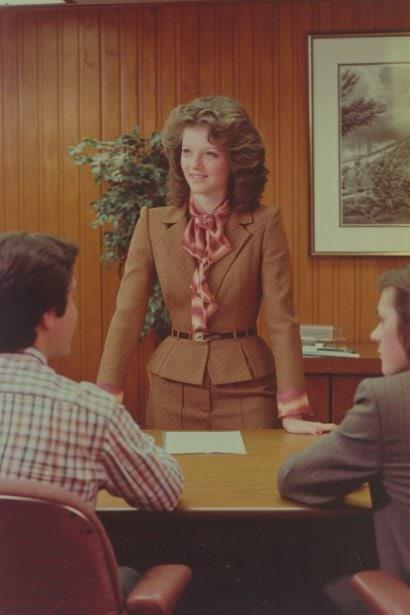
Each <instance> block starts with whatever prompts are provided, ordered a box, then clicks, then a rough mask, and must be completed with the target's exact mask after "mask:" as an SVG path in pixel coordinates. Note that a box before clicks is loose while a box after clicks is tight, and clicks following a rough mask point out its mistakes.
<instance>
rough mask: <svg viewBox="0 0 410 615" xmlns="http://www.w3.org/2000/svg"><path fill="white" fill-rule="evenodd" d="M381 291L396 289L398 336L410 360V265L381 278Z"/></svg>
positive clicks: (384, 274)
mask: <svg viewBox="0 0 410 615" xmlns="http://www.w3.org/2000/svg"><path fill="white" fill-rule="evenodd" d="M379 284H380V288H381V290H384V289H385V288H394V289H395V291H396V292H395V299H394V307H395V309H396V312H397V314H398V316H399V323H398V325H397V334H398V336H399V339H400V340H401V342H402V344H403V347H404V349H405V351H406V352H407V356H408V357H409V358H410V265H405V266H404V267H401V268H400V269H393V270H391V271H386V273H383V274H382V275H381V276H380V280H379Z"/></svg>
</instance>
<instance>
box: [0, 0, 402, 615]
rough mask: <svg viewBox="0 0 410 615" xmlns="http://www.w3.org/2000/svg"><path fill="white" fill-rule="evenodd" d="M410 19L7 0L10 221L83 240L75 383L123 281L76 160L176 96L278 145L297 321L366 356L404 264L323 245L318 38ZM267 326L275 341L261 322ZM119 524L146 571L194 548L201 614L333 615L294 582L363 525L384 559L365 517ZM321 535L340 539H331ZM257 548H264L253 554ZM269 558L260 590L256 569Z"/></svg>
mask: <svg viewBox="0 0 410 615" xmlns="http://www.w3.org/2000/svg"><path fill="white" fill-rule="evenodd" d="M409 30H410V4H409V3H408V2H407V1H406V0H293V1H292V0H276V1H275V0H272V1H268V0H266V1H253V2H251V1H241V0H232V1H219V0H215V1H212V0H204V1H197V2H191V1H184V0H182V1H180V2H178V1H173V2H172V1H170V2H165V1H164V2H163V1H160V0H158V1H155V0H152V1H150V2H149V1H145V2H143V1H141V2H139V1H134V2H125V3H121V2H111V3H107V2H104V3H102V2H101V3H96V2H93V3H91V2H90V3H87V2H81V3H76V2H74V3H67V4H64V5H59V6H57V5H53V4H51V5H47V6H37V5H34V6H27V5H22V6H1V7H0V159H1V164H0V203H1V206H0V229H1V230H2V231H8V230H16V229H20V230H25V231H29V232H46V233H51V234H56V235H61V236H63V237H66V238H68V239H71V240H73V241H75V242H77V243H78V244H79V246H80V255H79V259H78V263H77V269H76V277H77V280H78V294H77V303H78V307H79V324H78V330H77V332H76V335H75V338H74V341H73V346H72V352H71V355H70V356H69V357H67V358H65V359H61V360H58V361H54V363H53V366H54V367H56V369H57V370H58V371H60V372H61V373H63V374H65V375H67V376H68V377H70V378H73V379H75V380H90V381H94V380H95V378H96V374H97V370H98V365H99V360H100V357H101V353H102V348H103V343H104V339H105V335H106V332H107V329H108V325H109V322H110V319H111V316H112V314H113V311H114V306H115V299H116V293H117V290H118V285H119V275H120V274H119V271H118V268H117V267H116V266H111V267H110V268H109V269H104V268H103V267H102V265H101V262H100V253H101V241H102V231H103V230H104V229H96V228H93V226H92V222H93V215H94V214H93V211H92V208H91V206H90V204H91V203H92V201H93V200H95V199H96V198H97V197H98V195H99V193H100V190H101V188H100V187H99V186H97V185H96V184H95V182H94V181H93V179H92V177H91V174H90V170H89V168H86V167H81V168H80V167H78V166H76V165H75V164H74V163H73V161H72V159H71V158H70V157H69V156H68V154H67V150H68V148H69V147H70V146H73V145H75V144H77V143H78V142H79V141H80V140H81V139H82V138H84V137H94V138H97V139H112V138H114V137H115V136H117V135H119V134H122V133H125V132H129V131H130V130H131V129H132V128H133V127H134V126H135V125H138V126H139V127H140V128H141V131H142V134H144V135H149V134H150V133H151V132H153V131H156V130H160V129H161V126H162V125H163V123H164V121H165V119H166V118H167V116H168V114H169V112H170V110H171V109H172V108H173V107H174V106H175V105H177V104H179V103H183V102H187V101H189V100H191V99H192V98H194V97H196V96H200V95H209V94H224V95H229V96H233V97H235V98H238V99H239V100H240V101H241V102H242V103H243V104H244V106H245V107H246V109H247V110H248V112H249V114H250V116H251V118H252V120H253V121H254V123H255V125H256V126H257V128H258V129H259V131H260V133H261V135H262V138H263V140H264V143H265V146H266V154H267V167H268V169H269V172H270V173H269V181H268V184H267V188H266V190H265V194H264V198H263V202H264V203H266V204H278V205H280V207H281V211H282V217H283V221H284V226H285V230H286V234H287V238H288V242H289V247H290V251H291V256H292V263H293V291H294V300H295V305H296V309H297V313H298V317H299V320H300V321H301V322H304V323H321V324H337V325H338V326H340V327H342V329H343V331H344V335H345V337H346V339H347V340H348V342H349V344H350V345H352V346H353V347H357V348H362V347H363V348H366V349H367V343H368V339H369V334H370V332H371V330H372V329H373V327H374V325H375V323H376V315H375V306H376V304H377V299H378V293H379V291H378V285H377V280H378V277H379V275H380V274H381V273H382V272H383V271H385V270H388V269H392V268H395V267H398V266H400V265H401V264H403V263H404V262H405V258H404V257H397V256H396V257H391V256H371V255H363V256H357V255H356V256H352V255H347V254H342V255H338V256H320V257H318V256H317V255H312V254H311V225H312V219H311V207H312V203H311V201H312V195H311V165H310V131H309V125H310V117H309V74H308V43H307V39H308V35H309V34H310V33H323V34H332V33H346V34H355V33H398V32H406V31H409ZM259 330H260V331H261V334H262V336H263V334H264V317H263V315H261V317H260V322H259ZM156 344H157V340H156V338H155V335H154V334H153V333H150V334H148V336H147V337H146V338H145V339H144V340H143V341H142V342H141V344H140V345H139V347H138V349H137V351H136V355H135V358H134V360H133V363H132V365H131V368H130V373H129V376H128V380H127V388H126V397H125V402H126V405H127V407H128V409H129V411H130V412H131V413H132V414H133V416H134V417H135V419H136V420H138V422H139V423H140V424H141V425H142V426H144V412H145V403H146V399H147V393H148V387H149V382H148V378H147V375H146V370H145V366H146V364H147V361H148V359H149V357H150V355H151V353H152V352H153V350H154V348H155V346H156ZM366 356H367V355H366ZM369 357H370V359H374V360H376V357H375V355H374V357H373V356H372V355H371V354H370V355H369ZM369 370H370V371H371V372H374V373H375V372H377V367H375V364H374V363H372V364H371V365H370V367H365V366H364V367H363V372H364V373H368V371H369ZM354 377H356V380H358V379H360V377H361V374H359V375H357V374H356V375H354ZM317 382H318V380H316V381H315V383H314V385H313V388H315V386H316V384H317ZM355 382H356V381H355ZM346 403H348V402H347V401H346ZM346 409H347V408H346ZM102 518H103V519H104V515H102ZM105 521H106V523H107V527H108V530H109V533H110V538H111V540H112V542H113V544H114V547H115V549H116V550H117V552H118V553H119V555H121V556H123V558H124V557H125V559H126V560H128V561H129V562H130V563H135V561H136V559H135V557H136V556H135V553H134V552H133V548H135V549H137V548H138V549H140V552H139V554H138V556H137V560H138V562H139V564H140V565H142V566H144V565H145V562H146V565H147V566H149V565H151V564H152V563H153V560H155V559H156V558H160V557H162V558H166V559H169V558H170V557H171V555H175V556H176V557H177V556H178V557H180V553H181V549H180V547H181V544H182V543H183V545H184V549H185V550H186V552H187V553H190V554H191V555H190V556H191V557H192V559H193V561H195V562H196V567H195V566H194V568H195V570H194V575H196V581H195V582H194V584H193V586H192V590H191V594H190V596H189V599H190V600H191V603H190V604H189V605H188V606H186V607H185V608H186V609H187V610H186V612H187V613H188V612H190V613H191V614H192V615H201V614H204V615H205V614H207V615H229V614H231V613H232V615H241V614H242V613H245V612H246V613H247V614H248V615H252V613H255V615H256V614H258V615H259V613H270V612H283V613H299V612H300V613H302V612H305V613H310V612H312V613H320V612H322V611H321V609H323V612H327V611H326V610H325V606H323V605H322V603H321V602H320V599H319V598H317V597H316V599H317V602H312V607H311V608H312V609H316V610H309V609H310V607H309V606H306V603H305V609H306V610H304V611H303V608H302V606H301V605H300V602H299V604H296V602H297V600H295V589H294V588H295V587H296V585H295V584H292V582H291V581H292V579H293V581H295V579H299V580H303V579H305V580H306V579H308V582H309V583H311V582H313V581H312V579H313V578H315V579H316V581H317V584H318V585H319V584H320V583H319V582H320V578H321V575H322V574H323V573H324V569H325V568H326V567H327V566H328V565H329V561H332V562H333V563H334V558H335V557H336V556H337V554H339V555H340V557H341V558H343V556H344V555H343V554H344V553H345V550H346V541H347V542H348V541H349V540H353V538H352V536H354V537H355V539H357V540H358V541H359V543H360V545H361V547H363V549H362V552H364V553H365V554H366V556H368V557H369V559H371V558H373V557H374V553H373V550H372V532H371V527H370V523H369V519H368V518H360V519H352V520H350V521H346V520H345V521H344V522H339V521H337V522H336V521H334V520H333V521H330V520H323V519H322V520H315V521H314V522H313V521H312V522H310V523H308V524H307V525H306V524H305V525H304V522H302V521H300V522H298V523H297V524H296V526H294V527H292V528H288V527H285V528H284V529H283V528H282V529H278V527H277V526H276V525H274V524H273V525H272V524H269V523H268V522H266V521H265V522H260V525H259V526H255V524H251V523H249V522H248V523H245V524H244V525H241V524H232V527H231V530H232V531H231V533H230V534H229V535H227V533H226V527H225V526H224V525H222V526H220V527H217V528H215V527H213V528H212V529H210V528H209V527H208V525H207V522H203V523H201V524H198V526H197V527H195V528H194V529H193V530H192V533H191V535H190V536H189V537H188V536H187V534H186V528H184V527H182V526H179V527H176V528H175V527H174V528H173V530H172V531H171V530H170V526H167V519H166V517H165V518H164V517H161V522H160V523H159V525H157V526H155V527H153V526H152V522H151V520H149V521H144V522H143V523H141V528H144V531H142V530H141V534H140V535H138V536H137V537H136V538H135V539H130V537H129V532H131V533H133V532H135V528H134V527H132V526H130V524H129V517H127V515H126V514H120V515H118V516H117V517H115V515H112V514H111V515H106V517H105ZM305 523H306V522H305ZM211 533H212V538H210V534H211ZM286 535H287V536H288V538H289V540H288V543H287V544H288V546H287V548H286V549H282V553H281V558H282V559H281V562H280V568H281V579H282V581H283V586H284V589H283V588H282V589H283V592H282V596H283V600H282V602H280V603H278V602H276V603H275V597H274V596H273V595H272V594H273V593H274V592H273V590H272V587H273V586H274V579H275V575H277V565H278V562H277V561H275V559H274V557H273V555H272V553H273V552H274V549H273V548H272V549H271V548H270V545H269V544H268V543H269V541H267V539H266V536H269V537H270V540H271V541H272V545H274V543H275V541H279V542H281V543H283V540H284V536H286ZM323 535H326V536H332V540H331V542H330V543H329V542H328V541H326V540H324V539H323ZM178 540H180V544H179V545H178ZM155 545H157V546H155ZM229 549H231V551H230V552H231V553H232V554H233V555H232V559H231V561H229ZM330 551H333V553H334V554H335V555H334V557H333V558H330V556H329V552H330ZM220 553H223V555H218V554H220ZM243 553H247V554H250V553H251V554H252V555H251V556H250V555H248V559H247V561H246V565H244V564H243V561H242V559H243ZM178 554H179V555H178ZM144 557H145V560H144ZM358 557H359V556H358ZM218 558H221V560H222V559H223V558H226V561H225V560H224V561H225V563H224V569H225V573H226V576H225V580H224V577H223V572H222V571H221V570H222V568H223V567H222V566H221V570H219V574H220V575H221V576H220V580H219V582H217V581H215V579H212V574H211V573H212V566H213V565H215V562H216V560H218ZM256 561H257V565H256V564H255V562H256ZM241 566H242V568H241ZM315 567H316V568H315ZM256 569H257V575H256V574H254V575H253V576H254V578H253V579H252V583H249V584H248V583H247V580H246V579H247V575H248V576H249V577H250V576H252V574H251V571H252V570H253V571H254V572H255V570H256ZM312 570H313V571H314V570H316V571H317V574H316V575H315V574H313V573H312ZM201 574H202V575H203V576H202V580H201ZM285 580H287V581H289V587H290V589H289V591H287V581H285ZM271 582H272V583H271ZM308 582H305V583H304V586H305V589H306V586H307V585H308ZM207 586H208V587H212V597H210V594H207V591H206V587H207ZM193 604H194V605H195V606H192V605H193ZM244 605H245V606H244ZM313 605H314V606H313ZM243 609H245V610H243ZM275 609H276V610H275ZM181 612H182V611H181Z"/></svg>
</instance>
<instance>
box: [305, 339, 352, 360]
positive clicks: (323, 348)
mask: <svg viewBox="0 0 410 615" xmlns="http://www.w3.org/2000/svg"><path fill="white" fill-rule="evenodd" d="M302 354H303V356H304V357H352V358H358V357H360V354H359V353H358V352H356V351H355V350H354V349H353V348H347V347H345V346H333V345H329V344H324V343H322V342H318V343H316V344H302Z"/></svg>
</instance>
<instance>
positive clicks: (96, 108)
mask: <svg viewBox="0 0 410 615" xmlns="http://www.w3.org/2000/svg"><path fill="white" fill-rule="evenodd" d="M79 18H80V19H79V27H80V33H79V49H78V51H79V56H80V63H79V110H78V113H79V126H80V135H79V136H80V138H83V137H86V136H93V137H100V136H101V48H100V38H101V24H100V14H99V13H98V12H97V11H95V10H94V9H88V8H87V9H85V10H84V11H80V13H79ZM80 177H81V180H80V202H79V206H80V215H79V219H80V228H79V233H80V246H81V252H82V256H81V259H80V267H79V289H80V292H79V301H80V307H81V320H82V327H81V361H82V373H83V377H84V378H85V379H87V380H93V379H95V376H96V373H97V369H98V364H99V357H98V355H99V354H100V353H101V349H102V339H101V338H102V317H101V296H102V293H101V285H102V277H101V266H100V261H99V252H100V237H99V234H98V233H97V232H96V231H95V230H93V229H92V228H91V222H92V220H93V213H92V211H91V208H90V206H89V204H90V203H91V202H92V201H93V200H95V198H96V197H97V195H98V189H97V187H96V186H95V185H94V183H93V182H92V181H90V172H89V169H81V171H80Z"/></svg>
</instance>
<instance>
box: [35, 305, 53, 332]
mask: <svg viewBox="0 0 410 615" xmlns="http://www.w3.org/2000/svg"><path fill="white" fill-rule="evenodd" d="M55 319H56V314H55V312H54V310H48V312H44V314H43V315H42V317H41V319H40V322H39V323H38V325H37V327H36V329H37V331H38V332H39V331H43V332H45V331H49V330H50V329H52V328H53V325H54V321H55Z"/></svg>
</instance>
